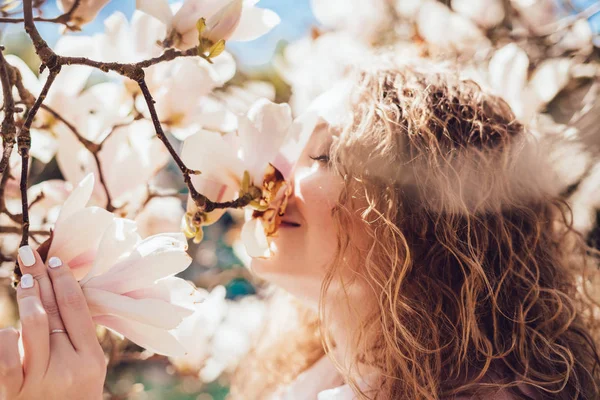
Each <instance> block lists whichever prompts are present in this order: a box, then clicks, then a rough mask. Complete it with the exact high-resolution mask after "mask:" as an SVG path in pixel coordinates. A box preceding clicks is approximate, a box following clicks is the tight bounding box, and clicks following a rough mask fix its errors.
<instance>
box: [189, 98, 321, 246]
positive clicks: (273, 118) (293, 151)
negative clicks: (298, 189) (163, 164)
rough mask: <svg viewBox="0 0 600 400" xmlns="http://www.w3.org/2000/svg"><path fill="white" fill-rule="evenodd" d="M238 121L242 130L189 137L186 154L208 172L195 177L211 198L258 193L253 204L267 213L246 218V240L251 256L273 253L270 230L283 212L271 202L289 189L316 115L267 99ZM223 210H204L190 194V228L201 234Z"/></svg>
mask: <svg viewBox="0 0 600 400" xmlns="http://www.w3.org/2000/svg"><path fill="white" fill-rule="evenodd" d="M238 123H239V126H238V131H237V135H235V134H227V135H225V136H222V135H221V134H218V133H214V132H209V131H203V132H199V133H197V134H196V135H193V136H191V137H189V138H188V139H187V140H186V141H185V143H184V147H183V151H182V159H183V160H184V162H185V163H186V165H187V166H188V167H189V168H192V169H194V170H199V171H201V172H202V174H201V175H195V176H193V177H192V182H193V183H194V186H195V187H196V189H197V190H198V191H199V192H200V193H202V194H204V195H206V196H207V197H208V198H209V199H210V200H212V201H216V202H223V201H230V200H234V199H235V198H236V197H238V196H243V195H250V197H251V198H253V199H254V201H253V202H252V203H250V204H251V205H252V206H253V207H254V208H255V209H256V210H258V212H264V214H263V215H261V219H258V218H253V219H251V220H250V221H248V222H247V223H246V225H245V227H244V229H243V236H244V237H245V240H244V242H245V244H246V246H247V250H248V253H249V254H250V255H251V256H253V257H266V256H268V255H269V253H270V251H269V249H268V243H267V238H266V235H267V234H270V233H273V232H274V230H276V229H277V218H278V217H279V215H278V212H277V211H276V210H268V208H269V207H270V206H271V203H272V202H273V201H274V200H275V198H276V196H277V195H278V193H279V192H280V189H281V190H282V191H283V189H282V188H283V186H284V183H285V182H284V180H285V179H286V178H288V177H289V175H290V173H291V171H292V167H293V165H294V163H295V161H296V159H297V157H298V156H299V155H300V152H301V151H302V148H303V147H304V145H305V144H306V141H307V140H308V138H309V137H310V134H311V133H312V131H313V129H314V126H315V123H316V117H315V116H314V115H313V114H312V113H311V114H307V115H304V116H303V117H302V118H299V119H297V120H296V121H293V119H292V113H291V109H290V108H289V106H288V105H287V104H275V103H272V102H270V101H268V100H262V101H259V102H257V104H256V105H255V106H254V107H252V109H251V110H250V111H249V113H248V116H247V117H245V116H241V117H240V118H239V122H238ZM223 213H224V210H215V211H212V212H210V213H199V212H198V210H197V207H196V205H195V203H194V202H193V201H192V200H191V199H190V200H189V201H188V212H187V214H186V219H185V222H186V224H185V228H186V234H187V235H188V236H189V237H195V239H196V240H197V241H199V240H201V239H202V228H201V227H202V226H203V225H208V224H211V223H214V222H215V221H216V220H218V219H219V218H220V217H221V215H223ZM265 230H266V232H265Z"/></svg>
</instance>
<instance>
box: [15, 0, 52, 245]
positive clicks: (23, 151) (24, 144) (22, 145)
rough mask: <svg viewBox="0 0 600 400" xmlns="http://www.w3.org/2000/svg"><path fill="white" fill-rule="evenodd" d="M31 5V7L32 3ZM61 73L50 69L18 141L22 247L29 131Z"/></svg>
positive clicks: (26, 225)
mask: <svg viewBox="0 0 600 400" xmlns="http://www.w3.org/2000/svg"><path fill="white" fill-rule="evenodd" d="M26 3H27V2H26ZM29 4H30V5H31V3H30V2H29ZM59 72H60V65H58V66H54V67H52V68H51V69H50V75H48V79H47V80H46V83H45V84H44V87H43V88H42V91H41V93H40V95H39V96H38V98H37V99H36V100H35V103H34V104H33V106H32V107H31V109H30V110H29V112H28V113H27V118H26V119H25V123H24V124H23V128H21V132H20V133H19V137H18V139H17V143H18V145H19V154H20V155H21V183H20V185H19V186H20V189H21V205H22V208H23V211H22V213H23V223H22V226H23V234H22V237H21V246H24V245H26V244H27V242H28V237H29V204H28V202H27V173H28V168H29V149H30V148H31V134H30V132H29V130H30V129H31V124H32V123H33V119H34V118H35V116H36V114H37V112H38V110H39V109H40V107H41V105H42V103H43V102H44V100H45V99H46V96H47V95H48V91H49V90H50V87H52V83H54V79H56V76H57V75H58V73H59Z"/></svg>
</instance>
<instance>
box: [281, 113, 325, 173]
mask: <svg viewBox="0 0 600 400" xmlns="http://www.w3.org/2000/svg"><path fill="white" fill-rule="evenodd" d="M317 122H318V116H317V114H316V113H315V112H314V111H312V110H308V111H306V112H304V114H302V115H300V116H299V117H298V118H296V120H295V121H294V123H293V124H292V127H291V128H290V133H289V135H288V138H287V139H286V141H285V143H284V144H283V146H281V148H280V149H279V153H278V154H277V156H276V157H275V159H274V161H273V166H274V167H275V168H277V169H278V170H279V172H281V174H282V175H283V177H284V179H288V178H289V177H290V175H291V173H292V170H293V168H294V166H295V165H296V162H297V161H298V158H299V157H300V154H302V151H303V150H304V147H306V144H307V143H308V140H309V139H310V137H311V136H312V133H313V131H314V130H315V127H316V126H317Z"/></svg>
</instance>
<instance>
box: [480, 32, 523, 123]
mask: <svg viewBox="0 0 600 400" xmlns="http://www.w3.org/2000/svg"><path fill="white" fill-rule="evenodd" d="M528 68H529V57H527V53H525V51H524V50H523V49H521V48H520V47H519V46H517V45H516V44H514V43H511V44H508V45H506V46H504V47H503V48H501V49H500V50H498V51H496V53H495V54H494V56H493V57H492V59H491V60H490V64H489V73H490V84H491V86H492V88H493V90H494V92H495V94H497V95H500V96H502V97H503V98H504V100H506V101H507V102H508V104H510V106H511V107H512V109H513V111H514V112H515V114H516V115H517V116H519V117H520V116H521V115H522V108H523V104H522V101H523V99H522V98H521V97H522V96H521V95H522V93H523V90H524V89H525V85H526V83H527V74H528Z"/></svg>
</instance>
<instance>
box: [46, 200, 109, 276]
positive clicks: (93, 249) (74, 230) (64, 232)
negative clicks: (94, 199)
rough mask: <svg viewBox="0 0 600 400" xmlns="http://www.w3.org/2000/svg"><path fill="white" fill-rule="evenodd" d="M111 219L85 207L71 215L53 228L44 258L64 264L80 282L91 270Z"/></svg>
mask: <svg viewBox="0 0 600 400" xmlns="http://www.w3.org/2000/svg"><path fill="white" fill-rule="evenodd" d="M65 204H66V203H65ZM63 208H64V206H63ZM114 218H115V216H114V215H113V214H112V213H110V212H108V211H106V210H104V209H102V208H99V207H88V208H85V209H83V210H81V211H79V212H77V213H75V214H73V215H71V216H70V217H69V218H67V219H66V220H64V222H61V224H60V225H58V224H57V225H56V229H55V231H54V236H53V238H52V244H51V245H50V250H49V252H48V256H49V257H53V256H57V257H59V258H60V259H62V260H63V261H65V262H67V263H68V264H69V266H70V267H71V269H72V270H73V273H74V274H75V278H77V279H78V280H79V279H82V278H83V277H84V276H85V275H87V273H88V272H89V271H90V269H91V268H92V265H93V262H94V258H95V256H96V254H97V250H98V244H99V243H100V240H101V238H102V235H101V233H103V232H104V231H105V230H106V229H107V228H108V227H109V226H110V224H111V223H112V221H113V219H114ZM82 226H83V227H84V229H82Z"/></svg>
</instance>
